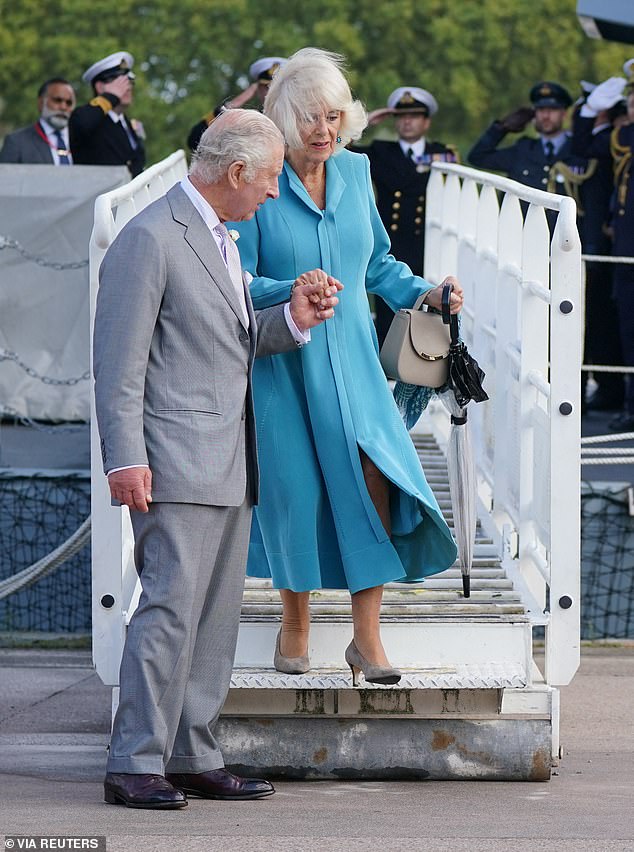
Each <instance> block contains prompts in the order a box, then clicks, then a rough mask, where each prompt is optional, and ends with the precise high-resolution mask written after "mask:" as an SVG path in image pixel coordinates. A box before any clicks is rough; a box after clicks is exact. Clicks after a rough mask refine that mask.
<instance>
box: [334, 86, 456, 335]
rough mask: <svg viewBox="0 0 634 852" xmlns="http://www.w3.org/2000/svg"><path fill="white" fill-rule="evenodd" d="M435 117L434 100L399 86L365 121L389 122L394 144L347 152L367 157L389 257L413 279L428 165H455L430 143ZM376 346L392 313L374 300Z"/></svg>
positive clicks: (421, 244) (446, 150) (419, 266)
mask: <svg viewBox="0 0 634 852" xmlns="http://www.w3.org/2000/svg"><path fill="white" fill-rule="evenodd" d="M437 111H438V103H437V102H436V99H435V98H434V96H433V95H432V94H431V93H430V92H428V91H426V90H425V89H421V88H418V87H416V86H401V87H399V88H398V89H395V90H394V91H393V92H392V93H391V95H390V96H389V98H388V99H387V107H384V108H381V109H377V110H374V111H373V112H371V113H370V114H369V115H368V125H369V126H372V125H376V124H378V123H379V122H380V121H383V120H384V119H385V118H387V117H388V116H390V117H392V116H393V117H394V119H395V129H396V132H397V134H398V141H396V142H390V141H386V140H379V139H376V140H374V141H373V142H371V143H370V144H369V145H367V146H363V147H362V146H356V147H354V146H350V147H351V149H352V150H354V151H358V152H360V153H362V154H367V156H368V158H369V160H370V171H371V174H372V181H373V183H374V188H375V192H376V202H377V207H378V210H379V214H380V216H381V220H382V221H383V224H384V225H385V228H386V230H387V232H388V234H389V236H390V244H391V249H392V254H393V255H394V257H396V259H397V260H402V261H404V262H405V263H407V265H408V266H409V267H410V268H411V270H412V272H415V273H416V275H422V274H423V254H424V251H425V193H426V191H427V183H428V181H429V171H430V168H431V164H432V162H434V161H435V160H444V161H446V162H450V163H453V162H456V160H457V155H456V153H455V151H454V150H453V149H451V148H450V147H448V146H447V145H443V144H442V143H441V142H430V141H428V139H427V134H428V132H429V128H430V126H431V119H432V116H433V115H435V113H436V112H437ZM374 309H375V325H376V331H377V336H378V338H379V346H380V345H381V344H382V343H383V341H384V339H385V335H386V334H387V331H388V329H389V327H390V323H391V322H392V318H393V316H394V313H393V312H392V311H391V310H390V308H389V307H388V306H387V305H386V304H385V302H384V301H383V299H381V298H380V297H379V296H375V297H374Z"/></svg>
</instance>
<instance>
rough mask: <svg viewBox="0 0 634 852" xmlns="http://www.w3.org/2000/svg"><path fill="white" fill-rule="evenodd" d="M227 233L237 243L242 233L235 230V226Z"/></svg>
mask: <svg viewBox="0 0 634 852" xmlns="http://www.w3.org/2000/svg"><path fill="white" fill-rule="evenodd" d="M227 233H228V234H229V236H230V237H231V239H232V240H233V241H234V243H237V242H238V240H239V239H240V233H239V232H238V231H234V230H233V228H230V229H229V230H228V231H227Z"/></svg>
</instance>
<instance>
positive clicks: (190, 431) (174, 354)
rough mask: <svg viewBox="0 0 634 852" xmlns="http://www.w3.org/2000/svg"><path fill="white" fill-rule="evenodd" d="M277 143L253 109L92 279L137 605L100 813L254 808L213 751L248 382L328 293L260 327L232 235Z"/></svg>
mask: <svg viewBox="0 0 634 852" xmlns="http://www.w3.org/2000/svg"><path fill="white" fill-rule="evenodd" d="M283 157H284V145H283V140H282V137H281V135H280V133H279V131H278V130H277V128H276V127H275V126H274V125H273V123H272V122H271V121H270V120H269V119H268V118H266V117H264V116H263V115H261V114H260V113H258V112H256V111H255V110H230V111H228V112H226V113H225V114H223V115H222V116H220V117H219V118H218V119H217V120H216V121H215V122H214V123H213V124H212V125H211V127H210V128H209V129H208V130H207V131H206V132H205V134H204V135H203V137H202V139H201V143H200V146H199V148H198V151H197V153H196V156H195V159H194V161H193V164H192V167H191V171H190V175H189V177H187V178H185V179H184V180H183V181H181V183H180V184H177V185H176V186H174V187H172V189H171V190H170V191H169V192H168V193H167V195H166V196H164V197H163V198H160V199H159V200H158V201H156V202H154V203H153V204H151V205H150V206H148V207H147V208H146V209H145V210H143V211H142V212H141V213H140V214H139V215H138V216H136V217H135V218H134V219H132V220H131V221H130V222H129V223H128V224H127V225H126V227H125V228H123V230H122V231H121V233H120V234H119V236H118V237H117V239H116V240H115V241H114V242H113V244H112V246H111V247H110V249H109V250H108V252H107V254H106V257H105V258H104V261H103V264H102V267H101V270H100V287H99V293H98V297H97V311H96V317H95V333H94V369H95V394H96V402H97V419H98V424H99V433H100V437H101V447H102V455H103V463H104V470H105V472H106V473H107V474H108V481H109V485H110V492H111V494H112V497H113V499H114V500H116V501H119V502H120V503H123V504H125V505H127V506H129V507H130V509H131V510H132V511H131V518H132V525H133V529H134V536H135V561H136V566H137V570H138V571H139V574H140V577H141V583H142V587H143V592H142V595H141V599H140V601H139V606H138V609H137V610H136V612H135V614H134V616H133V617H132V619H131V621H130V625H129V627H128V634H127V638H126V643H125V648H124V653H123V660H122V664H121V677H120V687H121V691H120V703H119V707H118V710H117V713H116V716H115V720H114V726H113V732H112V739H111V744H110V754H109V757H108V765H107V775H106V779H105V784H104V792H105V800H106V801H107V802H110V803H112V804H123V805H127V806H128V807H137V808H179V807H183V806H185V805H186V804H187V798H186V796H187V794H193V795H197V796H201V797H204V798H213V799H253V798H260V797H262V796H268V795H270V794H271V793H273V792H274V790H273V787H272V786H271V784H269V783H268V782H267V781H262V780H258V779H252V778H240V777H238V776H235V775H232V774H230V773H229V772H227V771H226V770H225V769H224V763H223V759H222V754H221V752H220V748H219V746H218V743H217V742H216V740H215V739H214V735H213V731H214V726H215V723H216V720H217V718H218V715H219V713H220V710H221V708H222V705H223V703H224V700H225V698H226V695H227V691H228V688H229V681H230V677H231V669H232V664H233V657H234V653H235V646H236V641H237V633H238V625H239V618H240V603H241V597H242V589H243V584H244V569H245V564H246V555H247V547H248V537H249V528H250V519H251V507H252V506H253V504H254V503H255V502H256V500H257V493H258V468H257V456H256V445H255V423H254V418H253V406H252V400H251V368H252V363H253V359H254V357H256V356H259V355H267V354H272V353H274V352H278V351H284V350H289V349H292V348H294V347H296V346H297V345H303V344H304V343H305V342H307V339H308V337H307V333H308V336H309V332H308V330H309V329H310V328H311V327H312V326H315V325H317V324H318V323H319V322H322V321H323V320H324V319H327V318H328V317H330V316H331V315H332V314H333V307H334V305H335V304H336V303H337V297H336V295H335V294H336V292H337V290H338V289H341V286H342V285H340V284H339V282H336V281H335V280H334V279H333V278H331V277H329V276H327V275H326V274H325V273H324V272H323V271H322V270H313V271H312V272H309V273H305V274H304V275H303V276H301V277H300V278H299V279H298V280H297V281H296V282H295V284H294V285H293V288H291V291H290V292H289V300H290V301H289V302H287V303H286V304H283V305H278V306H275V307H273V308H268V309H266V310H264V311H260V312H259V313H257V314H255V313H254V311H253V308H252V305H251V302H250V299H249V295H248V288H247V287H246V286H245V281H244V278H243V274H242V272H241V270H240V263H239V255H238V251H237V248H236V246H235V244H234V243H233V241H232V240H231V239H230V237H229V236H228V232H227V230H226V227H225V226H224V222H225V221H239V220H244V219H249V218H251V217H252V216H253V215H254V213H255V211H256V209H257V208H258V207H259V205H260V204H262V203H264V201H266V200H267V199H269V198H276V197H277V195H278V187H277V178H278V175H279V173H280V172H281V169H282V164H283Z"/></svg>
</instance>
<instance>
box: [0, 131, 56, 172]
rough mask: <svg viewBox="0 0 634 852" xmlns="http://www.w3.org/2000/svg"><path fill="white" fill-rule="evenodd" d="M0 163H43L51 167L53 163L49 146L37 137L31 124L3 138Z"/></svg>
mask: <svg viewBox="0 0 634 852" xmlns="http://www.w3.org/2000/svg"><path fill="white" fill-rule="evenodd" d="M0 163H44V164H46V165H48V166H52V165H54V163H55V161H54V159H53V155H52V153H51V146H50V145H49V144H48V143H47V142H45V141H44V140H43V139H42V138H41V136H39V134H38V133H37V132H36V130H35V128H34V127H33V125H32V124H31V125H29V127H23V128H22V129H21V130H16V131H15V132H14V133H9V135H8V136H6V137H5V140H4V144H3V145H2V150H1V151H0Z"/></svg>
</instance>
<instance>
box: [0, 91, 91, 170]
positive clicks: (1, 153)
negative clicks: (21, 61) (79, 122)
mask: <svg viewBox="0 0 634 852" xmlns="http://www.w3.org/2000/svg"><path fill="white" fill-rule="evenodd" d="M37 106H38V109H39V111H40V117H39V119H38V120H37V121H36V122H35V124H30V125H29V126H28V127H22V128H21V129H20V130H16V131H14V132H13V133H9V134H8V135H7V136H6V138H5V140H4V144H3V145H2V150H0V163H34V164H37V163H39V164H43V165H48V166H70V165H72V162H73V159H72V156H71V153H70V145H69V140H68V120H69V118H70V115H71V113H72V111H73V109H74V107H75V92H74V89H73V87H72V86H71V84H70V83H69V82H68V80H65V79H64V78H63V77H51V78H50V79H49V80H46V81H45V82H44V83H42V85H41V86H40V88H39V89H38V92H37Z"/></svg>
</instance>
